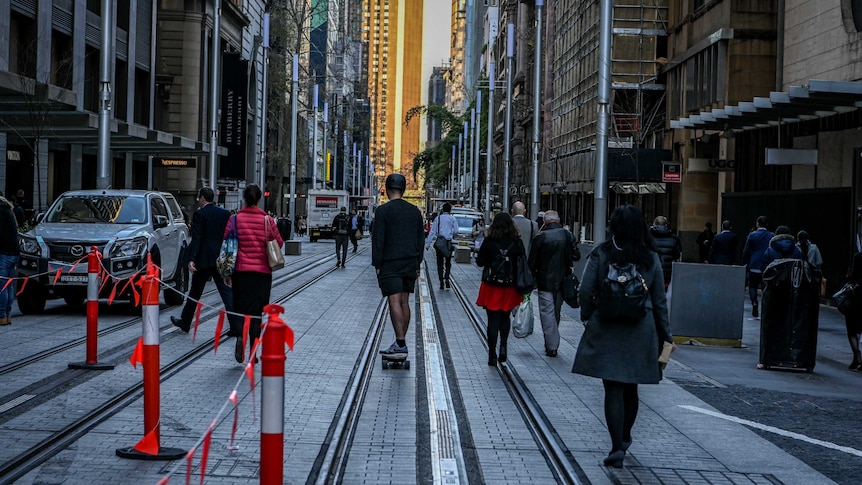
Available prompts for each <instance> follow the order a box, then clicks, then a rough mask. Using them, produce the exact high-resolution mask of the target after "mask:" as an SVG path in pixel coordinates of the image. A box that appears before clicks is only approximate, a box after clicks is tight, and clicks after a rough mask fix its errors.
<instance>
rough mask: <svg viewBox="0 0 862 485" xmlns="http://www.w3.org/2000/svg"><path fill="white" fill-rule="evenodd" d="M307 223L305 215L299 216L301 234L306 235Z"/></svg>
mask: <svg viewBox="0 0 862 485" xmlns="http://www.w3.org/2000/svg"><path fill="white" fill-rule="evenodd" d="M306 224H307V223H306V221H305V216H299V224H298V225H297V226H298V227H299V235H300V236H305V228H306Z"/></svg>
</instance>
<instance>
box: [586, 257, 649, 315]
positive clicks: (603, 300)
mask: <svg viewBox="0 0 862 485" xmlns="http://www.w3.org/2000/svg"><path fill="white" fill-rule="evenodd" d="M649 297H650V294H649V288H648V287H647V284H646V281H645V280H644V278H643V276H641V274H640V272H639V271H638V268H637V265H636V264H634V263H627V264H615V263H610V264H609V265H608V275H607V276H606V277H605V278H604V279H603V280H602V282H601V284H600V286H599V295H598V302H597V303H598V305H597V307H598V308H597V311H598V314H599V318H600V319H601V320H607V321H622V322H638V321H640V320H641V319H642V318H643V317H644V316H646V312H647V309H646V303H647V300H648V299H649Z"/></svg>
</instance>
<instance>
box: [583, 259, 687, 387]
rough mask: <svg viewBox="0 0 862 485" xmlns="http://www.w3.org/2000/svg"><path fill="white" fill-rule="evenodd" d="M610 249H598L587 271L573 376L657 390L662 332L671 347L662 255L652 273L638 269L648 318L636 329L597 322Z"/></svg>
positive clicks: (628, 325) (588, 261)
mask: <svg viewBox="0 0 862 485" xmlns="http://www.w3.org/2000/svg"><path fill="white" fill-rule="evenodd" d="M608 251H609V243H603V244H602V245H600V246H599V247H597V248H596V249H594V250H593V251H592V252H591V253H590V255H589V257H588V259H587V265H586V267H585V268H584V274H583V277H582V278H581V287H580V292H579V294H578V301H579V302H580V306H581V320H582V321H583V322H584V325H585V326H586V328H585V329H584V334H583V336H582V337H581V341H580V343H579V344H578V352H577V354H576V355H575V364H574V365H573V366H572V372H574V373H575V374H583V375H586V376H592V377H598V378H600V379H605V380H611V381H617V382H626V383H632V384H657V383H658V382H659V380H661V373H660V372H659V366H658V355H659V349H660V345H661V342H660V340H661V339H660V338H659V332H658V331H657V330H656V328H657V327H658V328H659V329H661V332H662V333H663V334H664V335H665V336H666V339H667V341H668V342H670V341H672V337H671V333H670V322H669V321H668V311H667V296H666V294H665V291H664V280H663V276H662V270H661V264H660V261H659V257H658V254H654V256H653V264H652V267H651V268H649V269H646V268H641V267H640V266H638V271H640V273H641V276H643V278H644V280H645V281H646V284H647V287H649V291H650V301H649V302H648V303H647V314H646V316H645V317H644V318H643V319H642V320H641V321H640V322H637V323H631V322H612V321H599V315H598V314H597V313H596V312H595V309H596V303H595V298H596V297H597V296H598V291H599V288H600V286H601V279H602V278H606V277H607V274H608V264H609V261H608Z"/></svg>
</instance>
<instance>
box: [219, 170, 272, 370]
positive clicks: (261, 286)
mask: <svg viewBox="0 0 862 485" xmlns="http://www.w3.org/2000/svg"><path fill="white" fill-rule="evenodd" d="M261 195H262V194H261V192H260V187H258V186H257V184H249V185H247V186H246V187H245V189H244V190H243V191H242V202H243V207H242V208H241V209H240V210H239V212H237V213H236V215H233V216H231V219H230V220H228V223H227V226H226V227H225V232H224V235H223V239H227V237H228V234H229V232H230V230H231V224H234V227H235V228H236V236H237V242H238V249H237V255H236V265H235V266H234V270H233V274H232V275H231V276H228V277H227V278H225V283H226V284H227V285H228V286H230V287H231V288H233V310H234V312H236V313H239V314H240V315H251V328H250V332H249V334H250V335H249V336H250V337H251V338H250V339H249V342H250V344H249V348H250V349H253V348H254V343H255V340H257V338H258V337H260V322H261V315H262V314H263V307H264V306H266V305H267V304H269V295H270V291H271V290H272V269H271V268H270V267H269V261H268V260H267V257H266V244H267V241H273V240H275V241H278V245H279V246H284V241H282V239H281V234H279V233H278V227H276V225H275V221H274V220H273V219H272V218H270V217H269V216H267V215H266V212H264V211H263V209H261V208H259V207H258V206H257V204H258V202H260V197H261ZM238 324H239V322H238V321H236V323H234V321H231V327H232V328H233V333H234V335H236V336H237V337H236V350H235V352H234V357H235V358H236V361H237V362H242V361H243V346H242V342H243V338H244V337H245V336H244V335H243V329H242V328H239V326H238Z"/></svg>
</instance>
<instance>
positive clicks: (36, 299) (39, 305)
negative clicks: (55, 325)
mask: <svg viewBox="0 0 862 485" xmlns="http://www.w3.org/2000/svg"><path fill="white" fill-rule="evenodd" d="M18 291H20V283H19V284H18ZM47 299H48V294H47V293H46V292H45V289H44V288H42V285H40V284H38V283H34V282H30V283H29V284H28V285H27V286H25V287H24V292H23V293H21V294H20V295H19V296H18V297H17V300H18V309H19V310H21V313H23V314H24V315H36V314H41V313H44V312H45V302H46V301H47Z"/></svg>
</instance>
